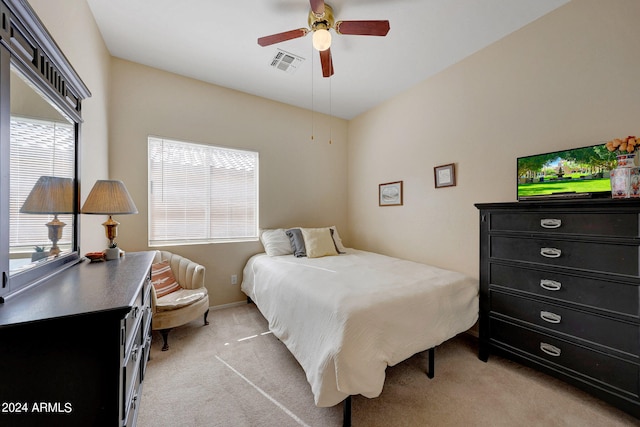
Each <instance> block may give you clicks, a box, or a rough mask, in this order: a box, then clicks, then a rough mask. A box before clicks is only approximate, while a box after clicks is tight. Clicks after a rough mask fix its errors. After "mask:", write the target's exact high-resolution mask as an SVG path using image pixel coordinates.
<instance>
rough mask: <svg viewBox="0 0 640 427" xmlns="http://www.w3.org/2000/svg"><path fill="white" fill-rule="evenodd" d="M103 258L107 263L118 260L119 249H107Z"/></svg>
mask: <svg viewBox="0 0 640 427" xmlns="http://www.w3.org/2000/svg"><path fill="white" fill-rule="evenodd" d="M104 257H105V259H106V260H107V261H111V260H114V259H118V258H120V248H117V247H116V248H108V249H105V250H104Z"/></svg>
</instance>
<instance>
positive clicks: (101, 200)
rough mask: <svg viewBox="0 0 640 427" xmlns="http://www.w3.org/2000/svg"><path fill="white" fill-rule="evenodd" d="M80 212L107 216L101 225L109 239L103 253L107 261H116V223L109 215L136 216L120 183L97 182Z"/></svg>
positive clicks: (118, 253)
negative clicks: (107, 246)
mask: <svg viewBox="0 0 640 427" xmlns="http://www.w3.org/2000/svg"><path fill="white" fill-rule="evenodd" d="M81 212H82V213H83V214H100V215H109V219H108V220H107V221H105V222H103V223H102V225H104V231H105V234H106V236H107V239H109V248H108V249H107V250H106V251H105V258H106V259H107V260H111V259H118V257H119V256H120V249H119V248H118V245H117V244H116V242H115V241H114V239H115V238H116V237H117V235H118V225H119V224H120V223H119V222H118V221H115V220H114V219H113V218H112V217H111V215H125V214H137V213H138V208H136V205H135V203H133V199H131V196H130V195H129V192H128V191H127V188H126V187H125V186H124V183H123V182H122V181H117V180H98V181H96V183H95V184H94V186H93V188H92V189H91V192H89V195H88V196H87V200H85V202H84V205H83V206H82V210H81Z"/></svg>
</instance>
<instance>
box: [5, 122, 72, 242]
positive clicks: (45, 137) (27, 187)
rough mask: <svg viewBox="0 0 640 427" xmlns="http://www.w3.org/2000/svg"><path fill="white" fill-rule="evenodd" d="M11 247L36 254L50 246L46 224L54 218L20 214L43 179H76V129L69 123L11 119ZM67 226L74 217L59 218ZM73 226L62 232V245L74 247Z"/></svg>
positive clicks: (65, 228)
mask: <svg viewBox="0 0 640 427" xmlns="http://www.w3.org/2000/svg"><path fill="white" fill-rule="evenodd" d="M10 132H11V138H10V139H11V142H10V156H11V158H10V160H9V168H10V172H9V175H10V184H9V186H10V190H9V193H10V196H9V204H10V206H9V246H10V248H11V252H33V248H34V246H45V245H50V241H49V239H48V237H47V236H48V232H47V227H45V224H46V223H47V222H49V221H51V220H52V219H53V215H34V214H27V213H20V208H21V207H22V204H23V203H24V201H25V200H26V199H27V196H28V195H29V193H30V192H31V189H32V188H33V186H34V185H35V184H36V182H37V181H38V179H39V178H40V177H41V176H57V177H61V178H74V177H75V172H74V167H75V127H74V126H73V125H71V124H69V123H61V122H53V121H47V120H39V119H32V118H25V117H19V116H11V126H10ZM58 219H59V220H60V221H62V222H64V223H66V224H71V223H72V222H73V215H71V214H67V215H58ZM72 231H73V227H64V228H63V229H62V238H61V239H60V240H59V241H58V245H59V246H64V245H69V244H71V239H72Z"/></svg>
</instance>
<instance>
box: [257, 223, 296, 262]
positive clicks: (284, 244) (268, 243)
mask: <svg viewBox="0 0 640 427" xmlns="http://www.w3.org/2000/svg"><path fill="white" fill-rule="evenodd" d="M260 241H261V242H262V246H264V251H265V252H266V253H267V255H269V256H279V255H291V254H292V253H293V250H292V249H291V242H290V241H289V237H287V235H286V234H285V232H284V228H275V229H272V230H262V233H260Z"/></svg>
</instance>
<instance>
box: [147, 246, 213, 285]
mask: <svg viewBox="0 0 640 427" xmlns="http://www.w3.org/2000/svg"><path fill="white" fill-rule="evenodd" d="M158 252H159V257H160V259H161V260H165V259H168V260H169V265H170V266H171V271H172V272H173V275H174V277H175V278H176V280H177V281H178V283H179V284H180V286H182V287H183V288H185V289H198V288H204V287H205V285H204V273H205V268H204V266H202V265H200V264H198V263H197V262H194V261H191V260H190V259H188V258H185V257H183V256H180V255H177V254H174V253H171V252H167V251H158Z"/></svg>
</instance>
